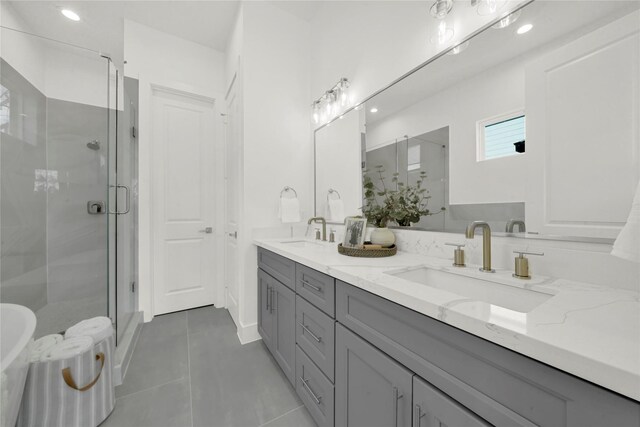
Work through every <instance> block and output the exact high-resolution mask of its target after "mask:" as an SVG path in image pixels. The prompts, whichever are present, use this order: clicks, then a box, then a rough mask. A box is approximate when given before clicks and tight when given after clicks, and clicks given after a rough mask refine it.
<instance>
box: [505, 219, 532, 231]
mask: <svg viewBox="0 0 640 427" xmlns="http://www.w3.org/2000/svg"><path fill="white" fill-rule="evenodd" d="M516 225H517V226H518V231H519V232H520V233H524V232H526V231H527V226H526V225H524V221H523V220H521V219H510V220H509V221H507V225H506V227H505V228H504V231H506V232H507V233H513V228H514V226H516Z"/></svg>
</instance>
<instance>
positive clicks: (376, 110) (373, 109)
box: [369, 107, 378, 113]
mask: <svg viewBox="0 0 640 427" xmlns="http://www.w3.org/2000/svg"><path fill="white" fill-rule="evenodd" d="M369 111H371V112H372V113H377V112H378V109H377V108H376V107H373V108H372V109H371V110H369Z"/></svg>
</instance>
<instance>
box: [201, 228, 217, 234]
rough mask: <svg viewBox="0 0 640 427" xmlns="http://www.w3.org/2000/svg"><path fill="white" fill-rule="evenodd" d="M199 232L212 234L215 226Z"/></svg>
mask: <svg viewBox="0 0 640 427" xmlns="http://www.w3.org/2000/svg"><path fill="white" fill-rule="evenodd" d="M198 232H199V233H207V234H211V233H213V227H206V228H204V229H202V230H198Z"/></svg>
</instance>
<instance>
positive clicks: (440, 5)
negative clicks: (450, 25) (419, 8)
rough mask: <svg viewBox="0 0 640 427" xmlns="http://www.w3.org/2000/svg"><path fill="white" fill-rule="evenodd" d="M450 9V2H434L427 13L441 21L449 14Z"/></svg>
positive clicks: (438, 0)
mask: <svg viewBox="0 0 640 427" xmlns="http://www.w3.org/2000/svg"><path fill="white" fill-rule="evenodd" d="M452 7H453V1H452V0H436V2H435V3H434V4H433V5H432V6H431V9H429V12H430V13H431V16H433V17H434V18H436V19H443V18H444V17H445V16H447V15H448V14H449V12H451V8H452Z"/></svg>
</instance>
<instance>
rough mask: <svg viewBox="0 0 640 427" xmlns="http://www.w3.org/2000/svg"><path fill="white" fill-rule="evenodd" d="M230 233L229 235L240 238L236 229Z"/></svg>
mask: <svg viewBox="0 0 640 427" xmlns="http://www.w3.org/2000/svg"><path fill="white" fill-rule="evenodd" d="M227 234H228V235H229V237H233V238H234V239H237V238H238V232H237V231H234V232H233V233H227Z"/></svg>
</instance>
